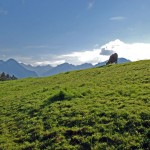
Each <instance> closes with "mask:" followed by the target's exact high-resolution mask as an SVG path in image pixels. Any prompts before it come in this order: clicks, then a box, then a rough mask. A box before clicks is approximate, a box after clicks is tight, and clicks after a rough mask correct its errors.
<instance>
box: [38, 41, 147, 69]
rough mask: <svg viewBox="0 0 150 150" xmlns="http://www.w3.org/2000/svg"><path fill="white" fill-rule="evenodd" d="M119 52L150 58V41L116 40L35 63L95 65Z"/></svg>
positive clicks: (128, 56) (120, 55) (121, 54)
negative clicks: (130, 41)
mask: <svg viewBox="0 0 150 150" xmlns="http://www.w3.org/2000/svg"><path fill="white" fill-rule="evenodd" d="M115 52H116V53H118V56H119V57H123V58H127V59H129V60H131V61H137V60H143V59H150V43H124V42H122V41H120V40H118V39H117V40H114V41H111V42H109V43H106V44H105V45H103V46H101V47H99V48H94V49H91V50H82V51H76V52H72V53H69V54H65V55H59V56H54V57H51V58H49V60H51V61H48V60H45V61H41V62H36V63H35V65H46V64H50V65H52V66H56V65H59V64H62V63H64V62H68V63H70V64H74V65H80V64H83V63H91V64H93V65H95V64H97V63H99V62H103V61H106V60H108V59H109V56H110V55H111V54H112V53H115Z"/></svg>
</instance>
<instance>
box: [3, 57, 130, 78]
mask: <svg viewBox="0 0 150 150" xmlns="http://www.w3.org/2000/svg"><path fill="white" fill-rule="evenodd" d="M125 62H130V60H128V59H126V58H118V63H125ZM105 64H106V61H105V62H100V63H98V64H96V65H92V64H90V63H84V64H82V65H77V66H75V65H72V64H69V63H63V64H60V65H58V66H56V67H52V66H50V65H46V66H32V65H26V64H23V63H19V62H17V61H16V60H14V59H9V60H7V61H3V60H0V72H5V73H8V74H10V75H14V76H16V77H17V78H26V77H41V76H51V75H55V74H59V73H62V72H67V71H72V70H83V69H87V68H92V67H98V66H103V65H105Z"/></svg>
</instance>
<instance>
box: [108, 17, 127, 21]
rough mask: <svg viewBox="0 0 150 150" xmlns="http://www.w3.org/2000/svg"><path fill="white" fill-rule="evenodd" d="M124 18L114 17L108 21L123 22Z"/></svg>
mask: <svg viewBox="0 0 150 150" xmlns="http://www.w3.org/2000/svg"><path fill="white" fill-rule="evenodd" d="M125 19H126V18H125V17H123V16H115V17H111V18H109V20H111V21H122V20H125Z"/></svg>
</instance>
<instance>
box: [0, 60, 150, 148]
mask: <svg viewBox="0 0 150 150" xmlns="http://www.w3.org/2000/svg"><path fill="white" fill-rule="evenodd" d="M149 65H150V60H143V61H137V62H130V63H125V64H117V65H108V66H104V67H97V68H91V69H85V70H78V71H71V72H66V73H61V74H58V75H54V76H51V77H44V78H26V79H19V80H16V81H5V82H0V89H1V90H0V127H1V128H0V149H11V150H13V149H14V150H17V149H18V150H20V149H24V150H28V149H59V150H62V149H63V150H99V149H112V150H122V149H127V150H128V149H147V150H148V149H149V147H150V92H149V91H150V67H149Z"/></svg>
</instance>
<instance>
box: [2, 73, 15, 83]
mask: <svg viewBox="0 0 150 150" xmlns="http://www.w3.org/2000/svg"><path fill="white" fill-rule="evenodd" d="M16 79H17V77H15V76H14V75H12V76H11V75H9V74H6V73H5V72H2V73H0V81H7V80H16Z"/></svg>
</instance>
